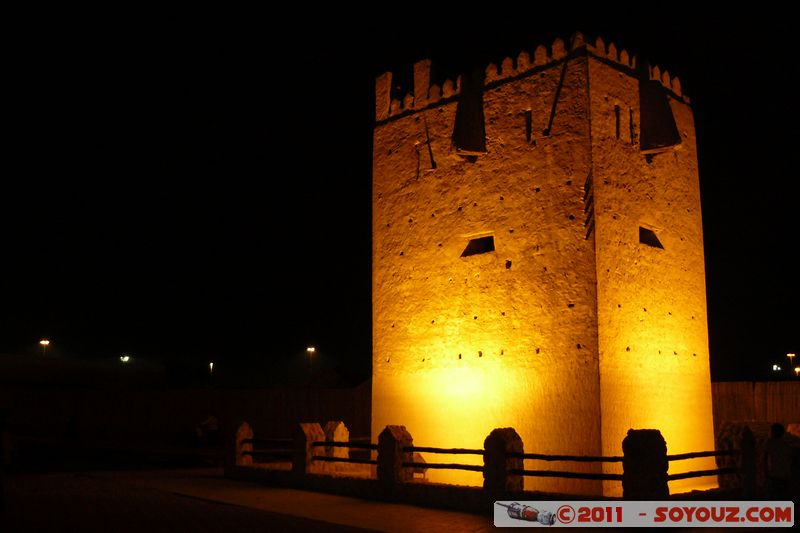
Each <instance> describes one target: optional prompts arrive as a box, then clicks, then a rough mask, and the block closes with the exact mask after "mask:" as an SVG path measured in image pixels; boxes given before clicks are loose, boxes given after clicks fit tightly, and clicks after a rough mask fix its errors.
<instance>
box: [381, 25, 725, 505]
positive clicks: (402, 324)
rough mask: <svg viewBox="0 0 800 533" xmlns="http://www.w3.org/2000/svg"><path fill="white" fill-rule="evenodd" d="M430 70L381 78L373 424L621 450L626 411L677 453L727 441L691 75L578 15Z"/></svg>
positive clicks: (608, 489)
mask: <svg viewBox="0 0 800 533" xmlns="http://www.w3.org/2000/svg"><path fill="white" fill-rule="evenodd" d="M430 72H431V62H430V61H427V60H424V61H420V62H418V63H417V64H416V65H415V67H414V84H413V93H409V94H407V95H406V96H405V97H404V98H403V99H402V100H398V99H392V98H391V94H392V88H393V86H392V83H393V82H392V74H391V73H386V74H384V75H382V76H380V77H379V78H378V79H377V80H376V110H375V112H376V124H375V131H374V151H373V154H374V155H373V196H372V202H373V222H372V224H373V228H372V229H373V276H372V283H373V285H372V286H373V384H372V386H373V392H372V439H373V442H374V441H375V439H377V436H378V434H379V433H380V432H381V431H382V430H383V428H384V427H385V426H387V425H404V426H405V427H406V428H407V429H408V431H409V433H410V434H411V435H412V437H413V439H414V442H415V444H417V445H420V446H439V447H468V448H480V447H481V446H482V443H483V441H484V439H485V438H486V436H487V435H488V434H489V433H490V432H491V431H492V430H493V429H494V428H502V427H513V428H515V429H516V431H517V432H518V433H519V435H520V436H521V437H522V440H523V442H524V446H525V450H526V451H528V452H535V453H543V454H572V455H593V456H597V455H607V456H608V455H621V453H622V440H623V438H624V437H625V435H626V433H627V431H628V429H630V428H635V429H643V428H654V429H659V430H660V431H661V432H662V434H663V435H664V438H665V440H666V442H667V447H668V452H669V453H682V452H690V451H704V450H711V449H713V448H714V438H713V424H712V415H711V412H712V411H711V382H710V373H709V357H708V339H707V323H706V300H705V273H704V261H703V235H702V224H701V217H700V192H699V178H698V173H697V153H696V146H695V131H694V123H693V118H692V110H691V108H690V106H689V99H688V98H687V97H686V96H685V95H683V94H682V91H681V85H680V82H679V81H678V79H677V78H674V77H671V76H670V75H669V73H667V72H663V73H662V72H661V71H660V70H659V68H658V67H651V66H650V65H648V64H646V63H643V62H638V61H637V60H636V58H633V57H631V56H630V55H629V54H628V53H627V52H626V51H624V50H623V51H618V50H617V49H616V47H615V46H614V45H613V44H610V45H608V46H606V45H605V43H604V42H603V41H602V40H601V39H597V41H596V42H595V43H594V44H590V43H587V42H585V41H584V38H583V36H582V35H580V34H576V35H575V36H573V38H572V39H571V42H570V44H569V46H567V45H565V43H564V42H563V41H561V40H560V39H557V40H556V41H555V42H554V43H553V44H552V46H550V47H544V46H539V47H538V48H536V49H535V51H534V53H533V56H532V57H531V56H529V54H528V53H527V52H522V53H521V54H519V56H518V57H517V58H516V59H511V58H507V59H505V60H504V61H503V62H502V64H501V65H500V66H499V67H498V66H496V65H489V66H488V67H486V69H485V71H484V70H476V71H472V72H467V73H464V74H463V75H462V76H461V77H460V78H459V79H457V80H452V81H451V80H448V81H446V82H444V83H443V84H442V85H441V86H438V85H435V84H432V83H431V79H430ZM426 460H427V461H428V462H465V461H467V460H468V456H458V457H455V456H454V457H448V456H436V457H434V456H431V455H426ZM473 460H474V462H475V463H476V464H477V463H478V462H479V461H480V457H475V458H473ZM525 466H526V468H537V469H545V468H549V469H553V470H572V471H587V472H601V471H604V469H605V471H607V472H619V468H620V466H619V464H618V463H606V464H605V466H602V465H601V464H599V463H574V462H571V463H567V462H563V463H559V462H555V463H548V464H546V465H543V464H542V463H538V464H535V463H533V462H531V461H526V465H525ZM706 468H713V459H705V458H704V459H696V460H691V461H682V462H681V463H678V464H676V465H675V467H674V468H673V470H671V473H675V472H679V471H686V470H698V469H706ZM429 478H430V479H431V480H433V481H446V482H455V483H463V484H475V485H477V484H480V483H481V477H480V474H479V473H470V472H458V471H447V470H441V471H435V472H433V471H431V472H429ZM679 483H681V482H675V483H674V484H672V485H671V488H672V490H677V489H680V488H681V486H680V485H679ZM683 483H684V485H683V488H699V487H703V486H711V485H714V484H716V478H700V479H699V480H698V479H694V480H686V481H684V482H683ZM525 488H526V489H530V490H533V489H537V490H553V491H570V492H580V493H583V494H602V493H605V494H608V495H612V494H618V493H619V492H620V490H621V487H620V484H619V482H605V485H603V482H598V481H583V480H572V479H558V478H526V482H525Z"/></svg>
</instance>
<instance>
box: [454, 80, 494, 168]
mask: <svg viewBox="0 0 800 533" xmlns="http://www.w3.org/2000/svg"><path fill="white" fill-rule="evenodd" d="M484 74H485V73H484V71H483V70H481V69H474V70H471V71H468V72H466V73H465V74H464V75H462V77H461V92H460V94H459V95H458V104H457V105H456V118H455V124H454V125H453V144H454V145H455V147H456V150H457V151H458V153H459V154H461V155H464V156H469V157H477V156H478V155H480V154H483V153H485V152H486V126H485V122H484V120H485V119H484V114H483V77H484Z"/></svg>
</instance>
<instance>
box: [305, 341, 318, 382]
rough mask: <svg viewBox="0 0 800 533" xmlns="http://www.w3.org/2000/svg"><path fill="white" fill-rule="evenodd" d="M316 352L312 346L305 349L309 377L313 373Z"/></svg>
mask: <svg viewBox="0 0 800 533" xmlns="http://www.w3.org/2000/svg"><path fill="white" fill-rule="evenodd" d="M316 351H317V349H316V348H314V347H313V346H309V347H308V348H306V352H307V353H308V373H309V375H311V373H312V372H313V371H314V353H315V352H316Z"/></svg>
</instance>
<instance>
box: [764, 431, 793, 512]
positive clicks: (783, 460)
mask: <svg viewBox="0 0 800 533" xmlns="http://www.w3.org/2000/svg"><path fill="white" fill-rule="evenodd" d="M784 432H785V430H784V427H783V424H772V427H771V428H770V438H769V440H768V441H767V444H766V460H767V494H766V496H767V498H769V499H772V500H788V499H789V479H790V477H791V474H792V448H791V446H789V443H788V442H787V441H786V438H785V437H784Z"/></svg>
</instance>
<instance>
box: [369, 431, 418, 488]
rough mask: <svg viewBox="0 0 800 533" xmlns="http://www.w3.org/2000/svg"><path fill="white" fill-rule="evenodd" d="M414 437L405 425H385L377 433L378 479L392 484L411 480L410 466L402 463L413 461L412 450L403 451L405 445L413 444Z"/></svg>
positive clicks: (386, 483)
mask: <svg viewBox="0 0 800 533" xmlns="http://www.w3.org/2000/svg"><path fill="white" fill-rule="evenodd" d="M413 445H414V439H413V438H411V434H410V433H409V432H408V430H406V427H405V426H386V428H385V429H384V430H383V431H381V434H380V435H378V481H380V482H381V483H383V484H384V485H388V486H391V485H394V484H396V483H405V482H408V481H411V480H412V477H413V475H414V474H413V472H412V471H411V469H410V468H403V463H404V462H405V463H410V462H412V461H413V457H414V454H413V453H412V452H404V451H403V448H404V447H406V446H413Z"/></svg>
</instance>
